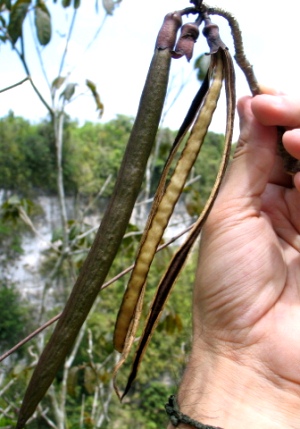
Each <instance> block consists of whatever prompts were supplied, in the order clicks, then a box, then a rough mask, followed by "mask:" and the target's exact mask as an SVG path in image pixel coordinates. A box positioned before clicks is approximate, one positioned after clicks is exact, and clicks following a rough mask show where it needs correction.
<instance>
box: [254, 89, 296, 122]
mask: <svg viewBox="0 0 300 429" xmlns="http://www.w3.org/2000/svg"><path fill="white" fill-rule="evenodd" d="M252 111H253V113H254V115H255V117H256V119H257V120H258V121H259V122H260V123H261V124H263V125H268V126H271V125H277V126H283V127H291V128H299V127H300V97H298V98H296V97H290V96H286V95H269V94H261V95H258V96H256V97H254V99H253V101H252Z"/></svg>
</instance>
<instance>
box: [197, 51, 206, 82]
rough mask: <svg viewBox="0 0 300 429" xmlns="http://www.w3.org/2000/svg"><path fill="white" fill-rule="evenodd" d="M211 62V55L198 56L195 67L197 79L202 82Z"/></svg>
mask: <svg viewBox="0 0 300 429" xmlns="http://www.w3.org/2000/svg"><path fill="white" fill-rule="evenodd" d="M209 64H210V55H206V54H202V55H200V56H199V57H198V58H196V60H195V62H194V69H195V70H197V79H198V80H200V82H202V81H203V80H204V79H205V76H206V73H207V70H208V67H209Z"/></svg>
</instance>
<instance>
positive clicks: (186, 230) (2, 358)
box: [0, 224, 194, 362]
mask: <svg viewBox="0 0 300 429" xmlns="http://www.w3.org/2000/svg"><path fill="white" fill-rule="evenodd" d="M193 225H194V224H192V225H190V226H189V227H188V228H186V229H184V230H183V231H181V232H180V233H179V234H177V235H175V236H174V237H172V238H171V239H170V240H169V241H167V242H166V243H165V244H162V245H161V246H159V247H158V249H157V252H159V251H161V250H163V249H165V248H166V247H167V246H169V245H170V244H172V243H173V242H174V241H176V240H178V238H180V237H182V236H183V235H184V234H186V233H187V232H188V231H190V229H192V227H193ZM133 267H134V264H132V265H130V266H129V267H127V268H126V269H125V270H123V271H121V272H120V273H119V274H117V275H116V276H115V277H113V278H111V279H110V280H108V281H107V282H106V283H103V285H102V286H101V288H100V290H103V289H106V288H107V287H108V286H110V285H111V284H113V283H114V282H116V281H117V280H119V279H120V278H122V277H123V276H125V274H127V273H129V272H130V271H132V270H133ZM61 314H62V313H59V314H57V315H56V316H54V317H52V319H50V320H48V321H47V322H46V323H44V324H43V325H42V326H40V327H39V328H37V329H36V330H35V331H33V332H32V333H31V334H29V335H28V336H27V337H26V338H24V339H23V340H22V341H20V342H19V343H18V344H16V345H15V346H14V347H12V348H11V349H10V350H8V351H7V352H5V353H4V354H3V355H1V356H0V362H2V361H3V360H4V359H6V358H7V357H8V356H10V355H11V354H13V353H14V352H16V351H17V350H18V349H19V348H20V347H22V346H23V345H24V344H26V343H28V341H30V340H32V339H33V338H34V337H35V336H37V335H38V334H40V333H41V332H42V331H44V330H45V329H46V328H48V327H49V326H51V325H52V324H53V323H55V322H57V321H58V319H59V318H60V316H61Z"/></svg>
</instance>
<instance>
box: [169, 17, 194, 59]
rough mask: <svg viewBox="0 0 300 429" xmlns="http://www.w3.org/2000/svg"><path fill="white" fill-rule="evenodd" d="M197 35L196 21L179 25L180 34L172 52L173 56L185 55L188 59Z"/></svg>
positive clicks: (191, 53) (191, 54) (190, 56)
mask: <svg viewBox="0 0 300 429" xmlns="http://www.w3.org/2000/svg"><path fill="white" fill-rule="evenodd" d="M198 36H199V28H198V25H197V24H196V23H193V22H190V23H188V24H184V25H183V26H182V27H181V34H180V37H179V40H178V42H177V43H176V47H175V49H174V51H173V52H172V57H173V58H181V57H183V56H185V57H186V59H187V60H188V61H190V59H191V58H192V56H193V50H194V44H195V42H196V41H197V39H198Z"/></svg>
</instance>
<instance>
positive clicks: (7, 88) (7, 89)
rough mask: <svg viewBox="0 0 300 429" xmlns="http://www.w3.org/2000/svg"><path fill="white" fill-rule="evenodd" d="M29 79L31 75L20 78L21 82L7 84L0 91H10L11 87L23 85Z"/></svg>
mask: <svg viewBox="0 0 300 429" xmlns="http://www.w3.org/2000/svg"><path fill="white" fill-rule="evenodd" d="M27 80H30V77H29V76H27V77H25V79H22V80H20V82H17V83H14V84H13V85H10V86H7V87H6V88H3V89H0V93H1V92H5V91H9V90H10V89H13V88H15V87H16V86H19V85H22V83H24V82H27Z"/></svg>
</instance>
